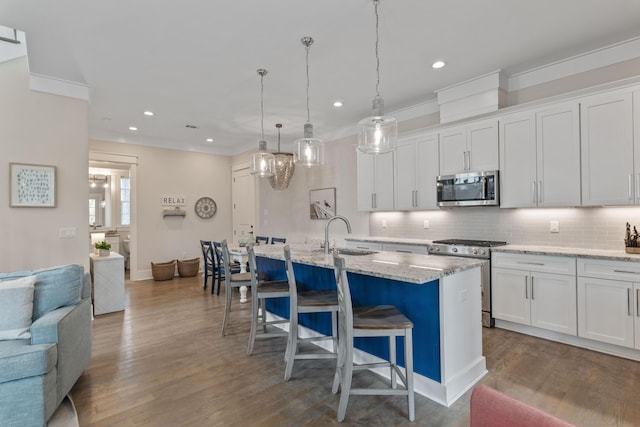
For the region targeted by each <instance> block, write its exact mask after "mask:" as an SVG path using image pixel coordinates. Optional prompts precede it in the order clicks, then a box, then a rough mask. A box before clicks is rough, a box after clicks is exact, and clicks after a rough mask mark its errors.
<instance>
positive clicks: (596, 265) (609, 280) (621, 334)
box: [578, 259, 640, 349]
mask: <svg viewBox="0 0 640 427" xmlns="http://www.w3.org/2000/svg"><path fill="white" fill-rule="evenodd" d="M639 300H640V263H635V262H624V261H607V260H597V259H596V260H593V259H579V260H578V336H580V337H582V338H588V339H592V340H595V341H600V342H604V343H608V344H615V345H619V346H622V347H627V348H634V349H640V317H639V316H640V307H638V304H639V302H640V301H639Z"/></svg>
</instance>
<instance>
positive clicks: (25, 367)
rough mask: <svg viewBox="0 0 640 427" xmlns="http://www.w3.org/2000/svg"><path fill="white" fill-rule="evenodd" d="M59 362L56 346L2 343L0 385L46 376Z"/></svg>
mask: <svg viewBox="0 0 640 427" xmlns="http://www.w3.org/2000/svg"><path fill="white" fill-rule="evenodd" d="M57 361H58V349H57V346H56V345H55V344H37V345H31V343H30V342H29V341H28V340H12V341H0V383H3V382H7V381H14V380H18V379H21V378H28V377H33V376H37V375H44V374H46V373H47V372H49V371H51V370H52V369H53V368H54V367H55V366H56V363H57Z"/></svg>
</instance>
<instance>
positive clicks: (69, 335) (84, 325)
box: [31, 299, 92, 403]
mask: <svg viewBox="0 0 640 427" xmlns="http://www.w3.org/2000/svg"><path fill="white" fill-rule="evenodd" d="M91 327H92V323H91V301H90V300H89V299H83V300H81V301H80V302H79V303H78V304H76V305H74V306H70V307H61V308H59V309H57V310H53V311H51V312H49V313H47V314H45V315H44V316H42V317H41V318H39V319H38V320H36V321H35V322H33V324H32V325H31V342H32V344H42V343H57V344H58V366H57V367H58V380H57V387H58V396H57V397H58V403H60V402H61V401H62V399H63V398H64V396H66V394H67V393H69V390H71V387H73V385H74V384H75V382H76V381H77V380H78V378H79V377H80V375H82V372H83V371H84V370H85V369H86V367H87V366H88V365H89V361H90V359H91V341H92V337H91Z"/></svg>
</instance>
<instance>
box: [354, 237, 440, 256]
mask: <svg viewBox="0 0 640 427" xmlns="http://www.w3.org/2000/svg"><path fill="white" fill-rule="evenodd" d="M346 245H347V247H348V248H356V249H369V250H372V251H389V252H405V253H413V254H423V255H427V253H428V252H427V250H428V249H429V248H428V246H427V244H426V243H425V244H424V245H412V244H408V243H395V242H372V241H369V240H347V242H346Z"/></svg>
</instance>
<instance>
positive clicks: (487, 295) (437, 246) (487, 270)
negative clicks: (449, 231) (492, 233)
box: [429, 239, 507, 328]
mask: <svg viewBox="0 0 640 427" xmlns="http://www.w3.org/2000/svg"><path fill="white" fill-rule="evenodd" d="M506 244H507V242H496V241H491V240H464V239H448V240H434V241H433V243H432V244H431V245H430V246H429V253H430V254H431V255H448V256H459V257H468V258H479V259H486V260H488V261H489V262H487V263H486V264H485V265H484V266H482V268H481V282H480V284H481V286H482V326H484V327H486V328H491V327H493V325H494V320H493V317H492V315H491V265H490V264H491V248H492V247H495V246H503V245H506Z"/></svg>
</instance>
